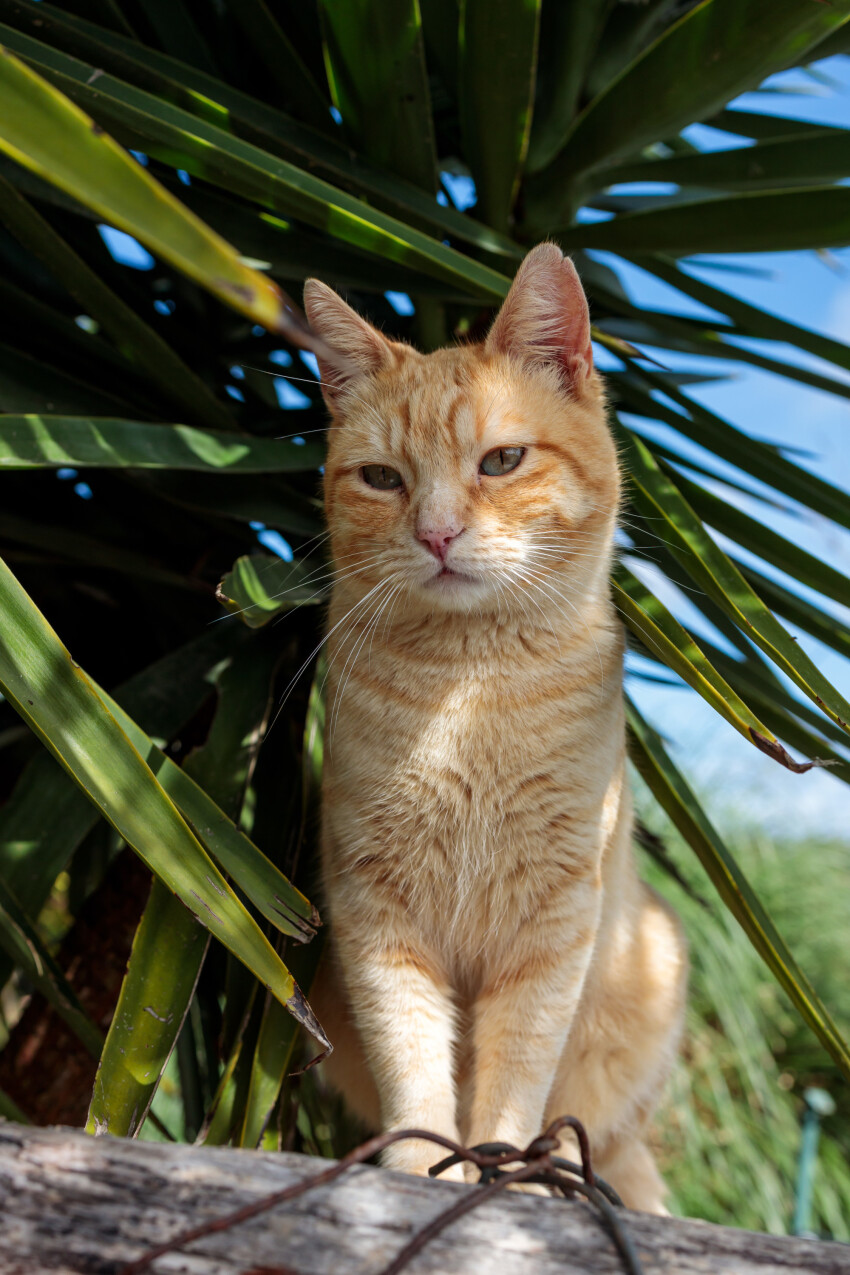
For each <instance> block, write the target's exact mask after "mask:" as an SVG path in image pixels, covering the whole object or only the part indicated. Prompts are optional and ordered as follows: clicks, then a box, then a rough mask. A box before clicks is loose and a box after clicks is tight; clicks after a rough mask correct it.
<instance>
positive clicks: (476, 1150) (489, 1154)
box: [120, 1116, 643, 1275]
mask: <svg viewBox="0 0 850 1275" xmlns="http://www.w3.org/2000/svg"><path fill="white" fill-rule="evenodd" d="M566 1128H570V1129H572V1130H573V1132H574V1133H575V1135H576V1138H577V1139H578V1144H579V1153H580V1155H581V1164H574V1163H573V1162H572V1161H570V1160H565V1159H563V1158H562V1157H561V1156H558V1155H556V1154H554V1153H555V1152H557V1150H558V1147H559V1145H560V1143H559V1140H558V1136H557V1135H558V1133H559V1132H560V1131H561V1130H562V1129H566ZM411 1138H416V1139H419V1140H420V1141H424V1142H431V1143H433V1144H434V1145H435V1146H439V1147H443V1148H445V1150H447V1151H448V1152H449V1153H450V1154H449V1155H448V1156H446V1157H445V1159H443V1160H441V1161H440V1162H439V1164H435V1165H433V1166H432V1167H431V1168H430V1169H429V1170H428V1173H429V1176H431V1177H434V1178H436V1177H438V1176H439V1175H440V1174H441V1173H443V1172H445V1170H446V1169H448V1168H451V1167H452V1166H453V1165H455V1164H462V1163H468V1164H472V1165H474V1166H475V1168H477V1169H478V1170H479V1174H480V1177H479V1187H480V1189H479V1190H476V1191H470V1192H468V1193H465V1194H464V1195H463V1197H462V1198H461V1199H459V1200H458V1201H457V1203H456V1204H453V1205H452V1207H451V1208H449V1209H446V1210H444V1212H442V1213H440V1214H439V1215H438V1216H437V1217H435V1218H434V1219H433V1220H432V1221H431V1222H429V1223H428V1225H427V1226H425V1227H423V1229H422V1230H421V1231H420V1232H419V1233H418V1234H417V1235H415V1236H414V1237H413V1239H412V1240H410V1241H409V1242H408V1243H407V1244H406V1245H405V1246H404V1248H403V1249H401V1251H400V1252H399V1253H397V1254H396V1256H395V1257H394V1258H393V1260H392V1261H391V1262H390V1264H389V1265H388V1266H386V1267H384V1269H383V1271H381V1272H379V1275H399V1272H400V1271H401V1270H403V1268H404V1267H405V1266H406V1265H407V1263H408V1262H409V1261H410V1259H411V1258H412V1257H413V1256H414V1255H415V1254H416V1253H418V1252H419V1251H420V1249H422V1248H424V1247H425V1245H426V1244H428V1243H429V1242H430V1241H431V1240H432V1239H433V1238H434V1236H436V1235H438V1234H439V1232H440V1231H442V1230H443V1229H444V1228H445V1227H446V1226H449V1225H450V1224H451V1223H452V1222H454V1221H456V1220H457V1219H458V1218H459V1217H462V1216H463V1215H464V1214H465V1213H468V1212H470V1211H471V1210H472V1209H474V1208H477V1207H478V1206H479V1205H480V1204H483V1203H484V1202H485V1201H486V1200H489V1199H491V1198H492V1197H493V1196H494V1195H496V1194H497V1193H498V1192H499V1191H504V1190H505V1189H506V1188H507V1187H509V1186H513V1185H515V1184H518V1183H533V1184H539V1185H542V1186H548V1187H550V1188H552V1189H554V1190H555V1191H557V1192H558V1193H559V1194H560V1195H563V1196H565V1197H566V1198H567V1199H570V1198H572V1197H574V1196H577V1195H579V1196H583V1197H584V1199H586V1200H587V1201H588V1203H590V1204H592V1205H593V1206H594V1207H595V1208H596V1209H597V1211H598V1212H599V1214H600V1215H601V1218H602V1220H603V1222H604V1224H605V1226H606V1229H607V1230H608V1231H609V1233H610V1235H611V1238H612V1239H613V1241H614V1243H615V1244H616V1246H617V1249H618V1251H619V1253H620V1256H621V1257H622V1259H623V1266H624V1268H625V1270H626V1271H627V1272H628V1273H629V1275H643V1268H642V1266H641V1263H640V1259H639V1257H638V1254H637V1250H636V1248H635V1246H634V1244H633V1242H632V1240H631V1237H630V1236H629V1234H628V1232H627V1231H626V1229H625V1227H624V1226H623V1224H622V1221H621V1220H620V1218H619V1217H618V1210H619V1209H620V1208H622V1206H623V1202H622V1200H621V1199H620V1197H619V1196H618V1195H617V1193H616V1191H615V1190H614V1189H613V1187H610V1186H609V1185H608V1184H607V1182H603V1181H602V1179H601V1178H598V1177H596V1175H595V1174H594V1172H593V1165H592V1163H591V1158H590V1146H589V1143H588V1138H587V1132H586V1130H585V1128H584V1125H583V1124H582V1123H581V1121H580V1120H577V1119H576V1117H575V1116H560V1117H559V1118H558V1119H557V1120H554V1121H553V1122H552V1124H550V1125H549V1127H548V1129H546V1130H545V1131H544V1132H543V1133H542V1134H540V1135H539V1137H537V1138H533V1139H532V1141H531V1142H530V1143H529V1144H528V1146H527V1147H526V1148H525V1150H524V1151H520V1150H519V1149H518V1148H517V1147H512V1146H509V1145H508V1144H507V1143H504V1142H493V1143H481V1144H480V1145H479V1146H476V1147H463V1146H461V1145H460V1143H458V1142H453V1141H452V1139H451V1138H444V1137H442V1135H441V1134H438V1133H429V1132H428V1131H427V1130H425V1129H400V1130H398V1131H397V1132H395V1133H384V1134H380V1135H379V1136H378V1137H375V1138H370V1139H369V1141H368V1142H364V1143H362V1145H361V1146H359V1147H356V1148H355V1150H354V1151H350V1152H349V1154H348V1155H347V1156H344V1157H343V1158H342V1159H341V1160H338V1161H337V1162H336V1164H333V1165H331V1166H330V1167H329V1168H327V1169H324V1170H323V1171H322V1172H321V1173H316V1174H314V1175H313V1177H310V1178H306V1179H305V1180H304V1181H303V1182H297V1183H295V1184H294V1185H293V1186H288V1187H284V1188H283V1190H281V1191H274V1192H273V1193H272V1194H271V1195H266V1196H263V1198H262V1199H260V1200H255V1201H254V1202H253V1203H252V1204H246V1205H245V1206H244V1207H243V1208H241V1209H237V1210H236V1211H235V1212H233V1213H228V1214H227V1215H226V1216H224V1217H221V1218H214V1219H213V1220H212V1221H211V1222H204V1223H202V1224H201V1225H200V1226H195V1227H192V1228H191V1229H190V1230H187V1231H183V1232H181V1233H180V1234H179V1235H175V1236H174V1238H173V1239H171V1240H168V1241H166V1243H164V1244H159V1245H157V1247H156V1248H152V1249H150V1250H149V1251H148V1252H147V1253H145V1254H144V1255H143V1256H142V1257H139V1258H137V1259H136V1260H135V1261H133V1262H130V1263H128V1264H127V1265H126V1266H124V1267H123V1268H122V1270H121V1272H120V1275H140V1272H142V1271H146V1270H149V1269H150V1267H151V1264H152V1263H153V1262H155V1261H156V1259H157V1258H159V1257H162V1256H164V1255H165V1254H166V1253H172V1252H174V1251H175V1250H176V1249H182V1248H185V1246H186V1245H187V1244H190V1243H192V1241H193V1240H199V1239H203V1238H205V1237H206V1236H208V1235H214V1234H217V1233H218V1232H219V1231H227V1230H230V1228H231V1227H233V1226H238V1225H239V1224H240V1223H242V1222H247V1221H248V1220H249V1219H250V1218H253V1217H257V1216H258V1214H260V1213H266V1212H268V1210H269V1209H273V1208H274V1207H275V1206H276V1205H278V1204H284V1203H286V1202H287V1201H288V1200H294V1199H297V1197H298V1196H300V1195H305V1194H306V1193H307V1192H308V1191H312V1190H314V1188H315V1187H318V1186H325V1185H327V1183H329V1182H333V1181H334V1180H335V1179H336V1178H338V1177H340V1176H341V1175H342V1174H343V1173H345V1171H346V1170H347V1169H350V1168H351V1167H352V1166H353V1165H355V1164H362V1163H363V1162H364V1161H366V1160H370V1159H371V1158H372V1157H373V1156H375V1155H377V1154H378V1153H379V1152H380V1151H383V1150H385V1149H386V1148H387V1147H389V1146H392V1144H393V1143H394V1142H402V1141H404V1140H407V1139H411ZM511 1164H519V1165H520V1167H519V1168H517V1169H508V1168H506V1166H507V1165H511ZM263 1272H264V1275H297V1272H294V1271H291V1270H290V1268H289V1267H284V1266H277V1267H274V1268H267V1267H266V1268H263Z"/></svg>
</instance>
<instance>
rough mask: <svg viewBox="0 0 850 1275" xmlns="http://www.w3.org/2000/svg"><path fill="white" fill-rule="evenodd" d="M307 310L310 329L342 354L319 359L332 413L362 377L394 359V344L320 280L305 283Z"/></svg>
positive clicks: (325, 395)
mask: <svg viewBox="0 0 850 1275" xmlns="http://www.w3.org/2000/svg"><path fill="white" fill-rule="evenodd" d="M304 309H305V311H306V314H307V319H308V322H309V324H310V327H311V328H312V329H313V331H314V332H315V333H317V335H318V336H320V337H322V339H323V340H324V341H325V342H326V343H327V344H328V345H329V346H330V347H331V349H332V350H333V351H338V352H339V359H338V360H331V359H326V358H320V359H319V372H320V374H321V378H322V394H323V395H324V399H325V402H326V403H327V405H328V407H329V408H330V409H331V411H333V410H334V408H336V406H337V405H338V402H339V399H340V397H341V395H342V394H344V392H345V390H346V389H348V388H349V386H352V385H353V384H354V383H355V382H356V381H357V380H359V379H360V377H363V376H369V375H370V374H371V373H373V372H377V371H378V370H379V369H380V368H381V367H382V366H383V365H384V364H385V363H387V362H388V361H389V360H390V358H391V357H392V356H391V350H390V343H389V341H387V340H386V339H385V338H384V337H383V336H381V334H380V332H379V331H378V330H377V328H373V327H372V325H371V323H367V321H366V320H365V319H363V318H361V316H360V315H359V314H358V313H357V312H356V310H352V308H351V306H350V305H347V304H346V302H345V301H343V299H342V297H341V296H339V295H338V294H337V293H336V292H334V290H333V288H329V287H328V285H327V284H326V283H321V282H320V281H319V280H318V279H308V280H307V282H306V283H305V284H304Z"/></svg>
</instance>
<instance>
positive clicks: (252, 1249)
mask: <svg viewBox="0 0 850 1275" xmlns="http://www.w3.org/2000/svg"><path fill="white" fill-rule="evenodd" d="M329 1163H330V1162H329V1161H327V1160H313V1159H309V1158H307V1157H305V1156H298V1155H288V1154H283V1155H275V1154H268V1153H260V1152H253V1151H252V1152H248V1151H233V1150H230V1149H225V1148H204V1147H187V1146H178V1145H161V1144H160V1145H155V1144H152V1143H144V1142H132V1141H127V1140H123V1139H118V1138H114V1139H113V1138H108V1137H104V1138H97V1139H95V1138H89V1137H86V1136H85V1135H84V1134H81V1133H79V1132H78V1131H76V1130H65V1129H35V1128H25V1127H22V1126H20V1125H14V1124H10V1123H5V1122H2V1121H0V1216H2V1218H3V1225H2V1231H0V1275H37V1273H40V1272H51V1275H65V1273H66V1272H67V1273H69V1275H70V1272H75V1273H79V1272H89V1273H91V1275H94V1273H95V1272H96V1273H97V1275H118V1272H119V1271H120V1270H121V1268H122V1266H123V1265H124V1264H125V1263H126V1262H129V1261H132V1260H134V1259H136V1258H138V1257H140V1256H142V1254H143V1253H145V1252H146V1251H147V1250H148V1249H149V1248H151V1247H153V1246H154V1245H156V1244H160V1243H162V1242H163V1241H165V1240H168V1239H170V1238H172V1237H173V1236H175V1235H177V1234H178V1233H180V1232H182V1231H184V1230H185V1229H187V1228H189V1227H192V1226H197V1225H198V1224H199V1223H202V1222H205V1221H210V1220H212V1219H214V1218H219V1217H222V1216H223V1215H225V1214H228V1213H230V1212H232V1211H233V1210H235V1209H237V1208H240V1207H242V1206H243V1205H245V1204H248V1203H250V1202H251V1201H254V1200H257V1199H259V1198H261V1197H262V1196H264V1195H267V1194H269V1193H271V1192H272V1191H277V1190H280V1189H282V1188H283V1187H286V1186H289V1185H292V1184H293V1183H296V1182H299V1181H302V1180H303V1179H304V1178H306V1177H309V1176H311V1175H313V1174H315V1173H317V1172H320V1171H321V1170H323V1169H326V1168H328V1166H329ZM479 1189H480V1188H478V1187H467V1186H461V1185H455V1184H453V1183H448V1182H430V1181H427V1180H424V1179H422V1178H411V1177H407V1176H405V1175H403V1174H400V1173H389V1172H387V1171H385V1170H383V1169H378V1168H374V1167H371V1166H362V1167H358V1168H353V1169H349V1170H347V1171H346V1172H345V1173H344V1174H343V1175H342V1176H341V1177H340V1178H338V1179H337V1180H336V1181H335V1182H333V1183H330V1184H328V1185H325V1186H321V1187H317V1188H316V1189H315V1190H313V1191H310V1192H308V1193H306V1194H305V1195H302V1196H300V1197H299V1198H298V1199H296V1200H292V1201H289V1202H287V1203H284V1204H280V1205H278V1206H277V1207H275V1208H274V1209H272V1210H270V1211H269V1212H267V1213H263V1214H262V1215H260V1216H258V1217H255V1218H253V1219H252V1220H250V1221H248V1222H244V1223H242V1224H240V1225H238V1226H236V1227H234V1228H233V1229H231V1230H227V1231H222V1232H219V1233H217V1234H213V1235H208V1236H206V1237H205V1238H203V1239H200V1240H196V1241H194V1242H193V1243H192V1244H190V1245H189V1246H188V1247H187V1249H186V1250H185V1251H182V1252H172V1253H170V1254H168V1255H167V1256H163V1257H160V1258H159V1259H158V1260H157V1261H156V1262H155V1263H154V1265H153V1267H152V1269H153V1270H154V1271H156V1272H160V1275H162V1273H163V1272H166V1271H167V1272H172V1273H173V1272H178V1271H180V1272H191V1275H237V1273H239V1275H259V1272H260V1271H262V1272H263V1273H264V1275H283V1273H284V1272H286V1275H380V1272H382V1271H383V1270H384V1268H385V1267H386V1266H387V1264H388V1263H389V1262H390V1261H391V1260H392V1259H393V1258H394V1257H395V1256H396V1254H397V1253H398V1252H399V1251H400V1249H401V1248H402V1247H403V1246H404V1245H405V1244H406V1243H407V1242H408V1241H409V1240H410V1239H411V1238H412V1237H413V1236H414V1235H416V1234H417V1233H418V1232H419V1231H421V1229H422V1228H423V1227H424V1226H426V1225H427V1224H428V1223H429V1222H430V1221H432V1220H433V1219H434V1218H435V1217H436V1216H437V1215H438V1214H440V1213H441V1212H443V1211H444V1210H445V1209H446V1208H448V1207H450V1206H451V1205H453V1204H454V1203H456V1202H457V1201H458V1200H459V1199H460V1198H461V1197H462V1196H463V1194H464V1193H465V1192H469V1191H475V1190H479ZM618 1213H619V1215H620V1217H621V1219H622V1221H623V1223H624V1226H625V1227H626V1229H627V1230H628V1232H629V1234H630V1235H631V1237H632V1239H633V1241H634V1243H635V1245H636V1248H637V1250H638V1253H639V1255H640V1258H641V1261H642V1264H643V1268H644V1272H645V1275H660V1273H661V1272H664V1275H698V1273H699V1275H707V1273H708V1272H712V1273H713V1272H717V1273H718V1275H720V1273H721V1272H722V1273H723V1275H796V1273H799V1275H843V1273H846V1275H850V1246H845V1245H843V1244H837V1243H819V1242H815V1241H809V1240H797V1239H786V1238H780V1237H777V1236H770V1235H757V1234H755V1233H753V1232H749V1231H738V1230H732V1229H731V1228H728V1227H721V1226H711V1225H709V1224H708V1223H705V1222H684V1221H679V1220H677V1219H672V1218H670V1219H667V1218H657V1217H650V1216H649V1215H647V1214H640V1213H629V1212H627V1211H625V1210H622V1211H619V1210H618ZM407 1269H408V1270H409V1271H410V1275H426V1273H427V1275H567V1272H570V1275H585V1273H586V1275H615V1273H616V1275H619V1273H620V1272H622V1271H623V1270H624V1269H625V1267H624V1265H623V1262H622V1259H621V1257H620V1255H619V1253H618V1251H617V1249H616V1247H615V1245H614V1243H613V1241H612V1239H611V1236H610V1234H609V1232H608V1231H607V1230H606V1228H605V1226H604V1224H603V1223H602V1221H601V1219H600V1217H599V1215H598V1214H597V1213H596V1211H595V1210H594V1209H593V1208H592V1207H591V1206H590V1205H589V1204H585V1203H580V1202H566V1201H560V1200H554V1199H552V1200H550V1199H542V1198H540V1197H537V1196H530V1195H520V1194H515V1193H514V1194H509V1195H508V1194H506V1195H502V1196H501V1197H497V1198H496V1199H493V1200H490V1201H488V1202H487V1203H485V1204H483V1205H481V1207H480V1208H478V1209H475V1210H474V1211H472V1212H471V1213H468V1214H467V1215H466V1216H465V1217H463V1218H461V1219H459V1220H458V1221H456V1222H454V1223H452V1224H450V1225H449V1226H448V1227H447V1228H446V1229H445V1230H444V1231H443V1232H442V1233H441V1234H439V1235H438V1236H436V1237H435V1238H434V1239H432V1240H431V1241H430V1242H429V1243H428V1244H427V1245H426V1247H425V1248H424V1249H423V1250H422V1251H421V1252H420V1253H419V1254H418V1255H417V1256H415V1257H414V1258H413V1260H412V1262H411V1264H410V1266H409V1267H408V1268H407Z"/></svg>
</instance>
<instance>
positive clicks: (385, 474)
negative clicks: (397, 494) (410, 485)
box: [361, 465, 404, 491]
mask: <svg viewBox="0 0 850 1275" xmlns="http://www.w3.org/2000/svg"><path fill="white" fill-rule="evenodd" d="M361 472H362V474H363V481H364V482H365V483H368V484H369V486H370V487H376V488H377V489H378V491H394V490H395V489H396V488H397V487H402V486H404V484H403V482H402V477H401V474H400V473H399V472H398V470H397V469H390V467H389V465H364V466H363V469H362V471H361Z"/></svg>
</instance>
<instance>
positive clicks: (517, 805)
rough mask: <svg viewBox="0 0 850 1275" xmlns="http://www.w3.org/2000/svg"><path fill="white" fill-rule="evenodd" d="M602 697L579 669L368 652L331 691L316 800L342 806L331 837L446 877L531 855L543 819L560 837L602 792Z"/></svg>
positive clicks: (505, 659)
mask: <svg viewBox="0 0 850 1275" xmlns="http://www.w3.org/2000/svg"><path fill="white" fill-rule="evenodd" d="M526 656H527V653H526ZM611 685H613V683H609V686H611ZM610 701H611V697H610V694H609V695H607V696H606V697H605V702H604V704H603V702H602V701H601V700H600V696H599V688H598V685H597V684H595V683H594V681H593V679H588V678H587V677H586V676H585V675H584V671H583V668H582V666H581V662H578V664H577V666H576V667H571V666H570V665H569V664H568V663H560V664H558V665H557V666H556V665H554V664H553V663H552V662H551V661H549V662H547V661H544V660H542V659H541V660H537V661H534V660H531V659H529V658H526V659H525V661H524V663H523V664H522V665H520V664H519V663H518V662H516V661H515V659H514V658H513V656H512V653H511V652H507V653H502V656H501V657H499V656H498V655H497V656H495V657H494V658H491V659H487V660H484V659H477V660H469V661H467V662H464V661H463V659H462V658H460V657H458V658H457V659H456V660H455V661H454V662H449V661H444V662H443V663H442V664H440V663H439V662H436V661H431V662H425V661H422V662H420V663H419V664H418V665H417V664H416V663H415V662H413V661H410V660H404V659H400V658H399V657H398V656H395V657H393V656H392V655H390V656H389V657H383V658H382V656H381V655H380V654H378V655H376V656H375V658H374V659H373V660H372V661H371V662H368V661H367V662H365V663H363V664H362V665H359V666H358V667H357V668H355V669H354V671H353V672H351V673H350V675H349V677H348V678H347V680H345V679H344V678H343V677H340V678H339V680H338V681H336V682H335V683H334V684H333V685H332V686H331V694H330V697H329V703H330V711H329V717H328V735H327V753H326V757H327V774H328V787H327V794H328V797H329V798H330V800H329V802H328V803H327V804H329V805H330V806H331V807H332V812H331V813H333V812H334V811H335V810H336V808H340V811H339V812H340V818H339V819H336V818H334V820H333V821H334V823H335V824H339V825H340V834H339V835H340V836H341V837H342V838H343V839H344V840H347V841H349V842H351V843H355V842H356V843H362V841H364V840H365V838H366V837H367V835H371V837H372V838H373V840H375V841H376V842H377V843H378V845H379V846H382V847H384V848H385V851H386V853H388V854H393V855H396V854H398V853H399V848H400V847H401V848H403V851H404V856H405V859H406V861H407V862H408V863H413V864H416V865H418V868H419V870H420V871H423V872H428V871H430V870H433V871H435V872H438V873H442V874H443V875H446V874H447V873H448V874H449V875H451V873H453V872H461V871H463V870H464V864H466V863H469V864H472V865H473V869H474V870H477V868H479V867H480V866H481V864H482V863H483V862H484V861H485V860H488V859H489V860H495V859H501V860H504V857H505V856H504V855H499V854H498V853H497V852H499V851H500V850H501V849H504V848H505V847H506V846H507V851H506V853H509V855H510V858H513V857H515V855H516V854H517V853H520V852H521V853H525V854H533V852H534V848H535V846H536V845H537V844H538V843H539V844H540V846H541V852H542V847H543V843H544V841H545V838H546V835H547V833H546V829H547V827H549V826H550V825H551V827H550V834H549V835H551V832H552V829H553V828H554V823H553V821H555V820H556V819H560V829H561V836H562V837H563V835H564V834H565V830H566V829H567V823H568V816H569V815H570V814H571V813H572V814H574V815H575V816H576V817H577V818H578V817H579V816H581V817H584V815H585V814H586V810H587V808H588V806H593V804H594V803H595V802H597V801H598V799H599V798H600V797H601V794H602V792H603V791H604V778H603V775H604V772H605V770H606V769H609V768H610V764H609V761H608V759H607V758H606V757H605V756H604V755H600V748H599V731H598V725H599V720H600V710H601V709H602V710H603V711H602V716H603V717H605V716H607V715H608V714H609V713H610V710H611V702H610ZM604 751H605V750H603V753H604ZM597 790H598V792H597ZM343 807H344V808H345V811H346V813H347V815H348V822H347V823H345V822H344V819H345V816H344V815H343V814H342V808H343ZM352 816H355V817H354V818H352ZM367 830H368V832H367Z"/></svg>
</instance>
